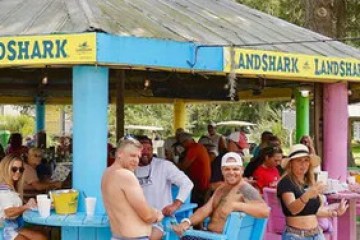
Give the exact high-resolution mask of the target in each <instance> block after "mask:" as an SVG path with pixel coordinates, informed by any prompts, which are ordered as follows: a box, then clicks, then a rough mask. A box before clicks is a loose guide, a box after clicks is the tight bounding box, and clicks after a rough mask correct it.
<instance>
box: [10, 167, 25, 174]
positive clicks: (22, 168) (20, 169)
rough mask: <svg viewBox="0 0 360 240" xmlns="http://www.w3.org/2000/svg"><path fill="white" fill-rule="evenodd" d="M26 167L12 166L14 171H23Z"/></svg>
mask: <svg viewBox="0 0 360 240" xmlns="http://www.w3.org/2000/svg"><path fill="white" fill-rule="evenodd" d="M24 170H25V169H24V167H11V171H12V172H13V173H16V172H19V173H23V172H24Z"/></svg>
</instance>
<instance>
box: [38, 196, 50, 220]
mask: <svg viewBox="0 0 360 240" xmlns="http://www.w3.org/2000/svg"><path fill="white" fill-rule="evenodd" d="M37 205H38V211H39V214H40V217H43V218H46V217H49V216H50V207H51V200H50V199H48V198H39V200H38V202H37Z"/></svg>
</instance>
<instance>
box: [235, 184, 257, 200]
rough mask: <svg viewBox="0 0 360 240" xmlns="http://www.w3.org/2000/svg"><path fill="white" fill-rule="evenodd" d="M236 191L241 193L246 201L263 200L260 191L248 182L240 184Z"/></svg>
mask: <svg viewBox="0 0 360 240" xmlns="http://www.w3.org/2000/svg"><path fill="white" fill-rule="evenodd" d="M237 193H238V194H242V195H243V196H244V198H245V199H246V200H247V201H254V200H257V201H259V200H260V201H263V200H262V198H261V196H260V193H259V192H258V191H257V190H256V189H255V188H253V187H252V186H250V185H249V184H244V185H242V186H240V188H239V190H238V191H237Z"/></svg>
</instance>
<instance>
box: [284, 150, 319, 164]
mask: <svg viewBox="0 0 360 240" xmlns="http://www.w3.org/2000/svg"><path fill="white" fill-rule="evenodd" d="M299 157H309V158H310V162H311V165H312V167H317V166H319V165H320V157H319V156H316V155H313V154H310V153H309V149H308V147H307V146H305V145H304V144H295V145H293V146H291V148H290V152H289V156H288V157H287V158H284V159H283V160H282V162H281V167H282V168H284V169H285V168H286V166H287V164H288V163H289V162H290V161H291V160H292V159H295V158H299Z"/></svg>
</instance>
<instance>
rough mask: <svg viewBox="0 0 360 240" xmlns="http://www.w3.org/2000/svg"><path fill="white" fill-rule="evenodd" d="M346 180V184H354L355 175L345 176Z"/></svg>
mask: <svg viewBox="0 0 360 240" xmlns="http://www.w3.org/2000/svg"><path fill="white" fill-rule="evenodd" d="M347 182H348V184H355V183H356V179H355V176H349V177H348V178H347Z"/></svg>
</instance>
